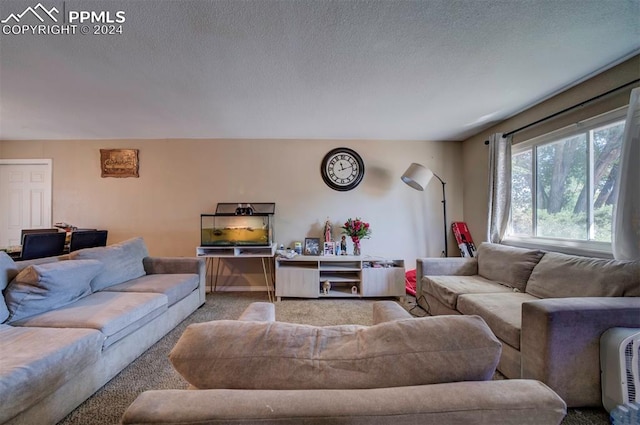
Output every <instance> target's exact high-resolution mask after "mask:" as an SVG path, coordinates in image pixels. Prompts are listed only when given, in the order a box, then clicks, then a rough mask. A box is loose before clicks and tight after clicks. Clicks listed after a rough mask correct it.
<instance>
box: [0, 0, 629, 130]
mask: <svg viewBox="0 0 640 425" xmlns="http://www.w3.org/2000/svg"><path fill="white" fill-rule="evenodd" d="M38 1H39V0H30V1H11V0H2V1H0V19H1V20H7V19H9V20H8V21H7V23H6V24H2V26H3V27H4V25H8V24H11V25H15V18H11V17H10V15H11V14H14V15H17V14H21V13H22V12H23V11H24V10H25V9H26V8H27V7H29V6H31V7H34V8H36V10H40V11H41V10H42V9H47V10H51V9H52V8H53V7H56V9H57V10H58V11H59V13H58V14H57V15H56V14H55V13H54V12H52V15H53V16H54V17H56V16H57V17H58V22H59V23H60V21H61V20H62V19H63V18H64V19H67V20H68V17H69V15H68V14H69V12H70V11H81V10H84V11H95V12H100V11H108V12H109V13H110V16H111V18H112V19H114V18H115V17H116V15H115V14H116V12H117V11H123V12H124V16H125V19H126V20H125V22H124V23H122V31H123V34H115V35H93V34H87V35H83V34H80V32H79V31H80V25H79V24H78V28H77V33H76V34H69V35H52V34H49V35H35V36H34V35H22V34H20V35H16V34H1V35H0V139H5V140H7V139H96V138H100V139H103V138H106V139H120V138H127V139H129V138H278V139H280V138H290V139H391V140H402V139H407V140H461V139H464V138H466V137H468V136H470V135H473V134H475V133H477V132H479V131H480V130H482V129H483V128H487V127H488V126H489V125H490V124H491V123H493V122H495V121H499V120H502V119H504V118H506V117H509V116H511V115H513V114H514V113H516V112H518V111H521V110H523V109H525V108H526V107H528V106H531V105H533V104H535V103H537V102H539V101H540V100H542V99H544V98H546V97H548V96H550V95H552V94H554V93H557V92H559V91H561V90H562V89H565V88H567V87H569V86H571V85H572V84H574V83H576V82H577V81H579V80H581V79H583V78H585V77H587V76H589V75H592V74H593V73H594V72H597V71H600V70H602V69H604V68H606V67H608V66H610V65H611V64H613V63H615V62H617V61H619V60H620V59H621V58H625V57H628V56H629V55H631V54H633V53H634V52H635V53H637V52H638V49H640V2H639V1H638V0H631V1H625V0H606V1H603V0H595V1H593V0H550V1H541V0H495V1H491V0H457V1H456V0H441V1H436V0H423V1H392V0H389V1H359V0H352V1H348V0H344V1H324V0H307V1H304V0H297V1H296V0H290V1H274V0H242V1H241V0H232V1H224V0H220V1H214V0H209V1H206V0H199V1H186V0H185V1H179V0H175V1H151V0H137V1H132V0H130V1H110V0H102V1H73V0H66V1H64V2H63V1H61V0H60V1H56V0H52V1H48V0H40V1H41V3H42V6H44V7H43V8H41V9H38V8H37V7H36V6H37V4H38ZM40 15H43V16H42V18H43V19H44V20H45V22H44V24H53V22H52V21H51V20H49V19H50V18H49V17H47V16H44V14H43V13H40ZM20 20H21V22H20V25H23V24H25V23H31V24H34V25H35V24H40V22H38V20H37V18H36V17H35V16H33V14H31V13H30V12H29V13H26V14H24V15H23V16H22V17H20ZM67 23H68V22H67ZM11 28H13V27H11ZM90 30H91V32H93V25H92V24H90ZM4 31H5V30H4V29H3V32H4Z"/></svg>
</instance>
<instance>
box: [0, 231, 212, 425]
mask: <svg viewBox="0 0 640 425" xmlns="http://www.w3.org/2000/svg"><path fill="white" fill-rule="evenodd" d="M205 288H206V287H205V264H204V261H203V260H202V259H197V258H168V257H167V258H163V257H150V256H149V254H148V252H147V249H146V246H145V245H144V241H143V240H142V239H141V238H135V239H131V240H128V241H124V242H122V243H119V244H115V245H110V246H107V247H100V248H90V249H84V250H79V251H75V252H73V253H71V254H69V255H65V256H61V257H51V258H44V259H37V260H31V261H22V262H15V263H14V262H13V260H11V258H10V257H9V256H8V255H6V254H5V253H4V252H0V290H1V291H2V295H3V296H2V297H0V400H2V407H1V408H0V423H2V424H25V425H37V424H55V423H56V422H58V421H60V420H61V419H63V418H64V417H65V416H66V415H67V414H68V413H69V412H71V411H72V410H73V409H74V408H76V407H77V406H78V405H80V404H81V403H82V402H83V401H84V400H86V399H87V398H88V397H89V396H90V395H91V394H93V393H94V392H95V391H96V390H98V389H99V388H100V387H102V386H103V385H104V384H105V383H107V382H108V381H109V380H110V379H111V378H113V377H114V376H115V375H116V374H118V373H119V372H120V371H121V370H122V369H124V368H125V367H126V366H127V365H129V364H130V363H131V362H132V361H133V360H135V359H136V358H137V357H138V356H140V354H142V353H143V352H144V351H145V350H147V349H148V348H149V347H150V346H151V345H153V344H154V343H155V342H157V341H158V340H159V339H160V338H161V337H162V336H164V335H165V334H166V333H167V332H169V331H170V330H171V329H173V328H174V327H175V326H176V325H177V324H178V323H180V322H181V321H182V320H183V319H184V318H186V317H187V316H188V315H190V314H191V313H192V312H193V311H195V310H196V309H197V308H198V307H200V306H201V305H202V304H204V302H205Z"/></svg>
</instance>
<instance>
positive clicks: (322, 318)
mask: <svg viewBox="0 0 640 425" xmlns="http://www.w3.org/2000/svg"><path fill="white" fill-rule="evenodd" d="M254 301H267V297H266V294H265V293H262V292H242V293H240V292H218V293H215V294H207V302H206V304H205V305H204V306H203V307H202V308H200V309H199V310H197V311H196V312H194V313H193V314H192V315H191V316H189V317H188V318H187V319H186V320H184V321H183V322H182V323H180V324H179V325H178V326H177V327H176V328H175V329H174V330H173V331H171V332H170V333H168V334H167V335H166V336H165V337H164V338H162V339H161V340H160V341H158V343H156V344H155V345H154V346H152V347H151V348H150V349H149V350H147V351H146V352H145V353H144V354H142V356H140V357H139V358H138V359H137V360H136V361H134V362H133V363H131V365H129V366H128V367H127V368H126V369H124V370H123V371H122V372H121V373H120V374H118V375H117V376H116V377H115V378H113V379H112V380H111V381H110V382H109V383H107V384H106V385H105V386H104V387H102V388H101V389H100V390H99V391H98V392H96V393H95V394H94V395H93V396H91V397H90V398H89V399H88V400H86V401H85V402H84V403H83V404H82V405H80V406H79V407H78V408H77V409H76V410H74V411H73V412H71V413H70V414H69V415H68V416H67V417H66V418H65V419H63V420H62V421H61V422H59V424H58V425H113V424H117V423H118V422H119V420H120V417H121V416H122V413H123V412H124V410H125V409H126V408H127V406H129V404H131V403H132V402H133V400H135V398H136V397H137V396H138V394H140V393H141V392H143V391H146V390H151V389H167V388H186V387H187V383H186V381H184V380H183V379H182V378H181V377H180V375H178V374H177V373H176V372H175V371H174V370H173V368H172V366H171V364H170V363H169V360H168V357H167V356H168V354H169V351H170V350H171V348H173V346H174V345H175V343H176V342H177V340H178V338H179V337H180V335H182V332H183V331H184V329H185V328H186V327H187V326H188V325H189V324H191V323H198V322H207V321H211V320H221V319H236V318H237V317H238V316H240V314H241V313H242V311H243V310H244V309H245V308H246V307H247V306H248V305H249V304H250V303H252V302H254ZM412 302H413V299H412V298H411V297H408V299H407V303H405V304H404V307H405V308H406V309H408V310H410V309H411V308H412V307H413V304H412ZM372 303H373V300H360V299H321V300H293V299H287V300H284V301H282V302H279V303H276V319H277V320H280V321H283V322H292V323H303V324H311V325H319V326H324V325H338V324H360V325H370V324H371V311H372V310H371V309H372V307H371V304H372ZM413 311H414V312H415V313H419V312H420V310H413ZM416 402H417V400H416ZM608 423H609V420H608V415H607V413H606V411H604V410H601V409H571V410H570V411H569V414H568V415H567V417H566V418H565V420H564V421H563V422H562V425H603V424H608Z"/></svg>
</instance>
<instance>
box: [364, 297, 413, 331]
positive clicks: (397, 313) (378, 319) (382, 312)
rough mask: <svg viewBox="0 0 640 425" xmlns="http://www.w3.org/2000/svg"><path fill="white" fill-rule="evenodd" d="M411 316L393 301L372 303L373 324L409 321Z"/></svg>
mask: <svg viewBox="0 0 640 425" xmlns="http://www.w3.org/2000/svg"><path fill="white" fill-rule="evenodd" d="M411 318H413V316H412V315H411V314H409V312H408V311H407V310H405V309H404V308H402V307H401V306H400V305H399V304H398V303H397V302H395V301H376V302H374V303H373V324H374V325H377V324H379V323H384V322H390V321H392V320H402V319H411Z"/></svg>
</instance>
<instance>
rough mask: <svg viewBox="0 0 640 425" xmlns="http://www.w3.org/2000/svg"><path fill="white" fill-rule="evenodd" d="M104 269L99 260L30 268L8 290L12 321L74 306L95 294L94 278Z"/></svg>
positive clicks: (6, 293)
mask: <svg viewBox="0 0 640 425" xmlns="http://www.w3.org/2000/svg"><path fill="white" fill-rule="evenodd" d="M100 269H102V264H100V262H99V261H96V260H82V261H60V262H55V263H46V264H39V265H34V266H29V267H27V268H26V269H24V270H22V271H21V272H20V273H18V275H17V276H16V277H15V279H14V280H12V281H11V283H9V286H8V287H7V289H6V290H5V298H6V301H7V307H8V308H9V312H10V313H11V315H10V317H9V321H10V322H14V321H16V320H21V319H24V318H27V317H31V316H33V315H36V314H40V313H44V312H45V311H50V310H54V309H56V308H59V307H63V306H65V305H67V304H71V303H72V302H74V301H77V300H79V299H80V298H83V297H86V296H87V295H89V294H91V286H90V283H89V282H91V279H93V278H94V276H95V275H96V274H98V272H99V271H100Z"/></svg>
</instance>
